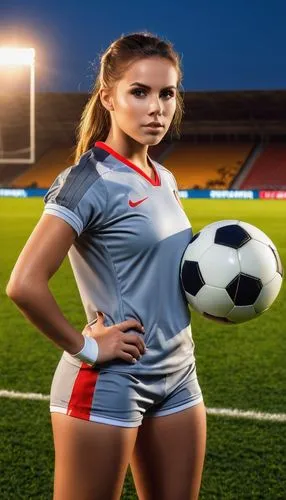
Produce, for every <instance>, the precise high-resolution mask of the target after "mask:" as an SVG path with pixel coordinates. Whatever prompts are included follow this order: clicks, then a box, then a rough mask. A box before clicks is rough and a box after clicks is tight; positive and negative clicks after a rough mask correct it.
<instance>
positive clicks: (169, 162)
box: [0, 90, 286, 189]
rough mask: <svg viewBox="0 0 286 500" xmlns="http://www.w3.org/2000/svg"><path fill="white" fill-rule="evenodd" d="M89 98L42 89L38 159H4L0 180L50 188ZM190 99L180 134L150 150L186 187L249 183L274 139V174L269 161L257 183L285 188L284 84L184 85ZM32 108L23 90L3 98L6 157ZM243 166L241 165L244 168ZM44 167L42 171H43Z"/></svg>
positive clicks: (23, 140) (66, 160) (22, 141)
mask: <svg viewBox="0 0 286 500" xmlns="http://www.w3.org/2000/svg"><path fill="white" fill-rule="evenodd" d="M0 93H1V90H0ZM0 97H1V94H0ZM89 98H90V95H89V94H87V93H52V92H39V93H37V95H36V116H35V122H36V163H35V165H33V166H32V167H31V165H28V164H22V165H16V164H2V165H0V186H1V187H13V186H15V187H18V186H19V185H20V186H21V187H24V186H29V185H30V186H31V185H36V184H37V185H38V186H39V187H48V186H50V184H51V182H52V181H53V179H54V178H55V176H56V175H57V174H58V172H59V171H61V170H63V169H64V168H66V166H68V165H72V164H73V161H72V158H71V156H70V155H71V153H72V148H73V147H74V146H75V142H76V128H77V126H78V124H79V120H80V116H81V113H82V110H83V109H84V106H85V104H86V102H87V101H88V99H89ZM184 102H185V109H184V114H183V121H182V126H181V137H180V140H179V141H177V140H176V138H175V140H173V139H172V138H171V137H170V136H169V133H168V134H167V136H166V137H165V140H164V143H162V144H159V145H158V147H155V148H150V150H149V153H150V156H151V157H153V158H154V159H155V160H157V161H159V162H161V163H163V164H165V165H166V167H167V168H169V169H170V170H171V171H173V172H174V174H175V176H176V178H177V181H178V184H179V187H180V188H181V189H186V188H192V187H201V188H202V187H205V188H207V187H209V188H216V189H220V188H221V189H225V188H226V187H229V188H232V189H238V188H239V187H241V188H243V187H245V186H249V185H250V184H249V179H250V177H249V175H250V172H252V174H251V175H253V174H254V173H255V171H256V169H257V168H258V165H259V164H257V158H258V157H260V156H261V159H262V155H260V151H259V145H261V144H262V145H263V148H264V147H265V146H264V145H265V144H270V145H271V146H270V147H271V148H272V146H273V149H270V150H269V151H270V156H271V151H274V154H275V159H274V158H272V156H271V160H269V162H270V163H269V164H271V177H270V178H268V177H267V176H268V175H269V169H268V171H267V168H266V167H265V168H266V173H265V175H266V177H267V179H266V180H265V179H263V178H262V179H260V180H259V179H258V180H255V184H256V187H258V186H261V187H266V186H267V187H268V188H271V186H272V187H273V188H278V187H279V188H280V189H283V187H284V188H285V184H286V182H285V178H284V177H283V176H282V180H281V175H282V174H281V168H280V167H279V169H278V166H277V164H278V163H279V161H280V160H279V158H280V157H278V156H279V155H278V153H277V154H276V152H275V151H278V149H279V148H276V145H278V144H284V146H283V147H282V146H281V148H280V149H281V151H282V153H281V154H282V160H283V161H284V157H285V154H284V152H283V151H284V148H285V142H286V132H285V130H286V91H285V90H279V91H228V92H220V91H217V92H186V93H185V94H184ZM27 110H28V100H27V98H26V97H25V98H24V96H22V95H21V96H20V97H19V96H18V97H17V99H14V98H13V99H10V100H9V102H8V101H7V100H6V101H5V102H4V104H1V102H0V124H1V141H2V142H1V144H2V146H1V144H0V146H1V147H2V149H3V151H1V147H0V155H2V158H5V154H4V153H5V152H6V153H8V158H9V157H10V155H11V154H12V152H14V151H16V150H19V149H20V150H21V149H23V148H25V147H26V145H27V143H28V142H29V138H28V137H27V134H28V132H29V128H28V125H27ZM7 117H9V120H8V119H7ZM27 139H28V141H27ZM257 145H258V146H257ZM2 153H3V154H2ZM266 153H267V148H266V149H265V152H264V153H263V158H264V159H263V162H264V161H265V162H267V161H266V159H267V156H264V155H265V154H266ZM261 159H260V160H259V161H262V160H261ZM282 160H281V161H282ZM2 163H4V162H3V160H2ZM240 167H243V168H241V171H240V172H239V174H238V171H239V169H240ZM39 168H41V170H43V172H41V173H40V174H39V171H38V170H39ZM263 169H264V167H263ZM276 169H278V170H277V173H276ZM48 171H49V172H48ZM38 174H39V177H38ZM232 177H233V179H232ZM231 179H232V180H231ZM280 182H282V183H281V184H280ZM251 183H252V185H254V184H253V182H252V181H251Z"/></svg>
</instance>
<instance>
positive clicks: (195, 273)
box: [181, 260, 205, 296]
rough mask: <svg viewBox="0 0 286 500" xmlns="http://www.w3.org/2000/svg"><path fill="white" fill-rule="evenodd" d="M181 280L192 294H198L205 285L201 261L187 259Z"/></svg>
mask: <svg viewBox="0 0 286 500" xmlns="http://www.w3.org/2000/svg"><path fill="white" fill-rule="evenodd" d="M181 280H182V284H183V288H184V290H185V291H186V292H188V293H189V294H190V295H194V296H195V295H197V293H198V292H199V290H200V289H201V288H202V287H203V286H204V284H205V282H204V280H203V277H202V274H201V271H200V267H199V263H198V262H194V261H192V260H191V261H189V260H185V261H184V263H183V266H182V272H181Z"/></svg>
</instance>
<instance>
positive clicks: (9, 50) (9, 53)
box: [0, 47, 36, 163]
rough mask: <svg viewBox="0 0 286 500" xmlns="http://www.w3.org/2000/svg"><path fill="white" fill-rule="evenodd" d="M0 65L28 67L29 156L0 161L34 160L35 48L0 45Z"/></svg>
mask: <svg viewBox="0 0 286 500" xmlns="http://www.w3.org/2000/svg"><path fill="white" fill-rule="evenodd" d="M0 66H4V67H11V66H15V67H17V66H28V67H29V68H30V158H28V159H24V158H6V159H5V158H0V163H34V162H35V151H36V144H35V49H32V48H16V47H0Z"/></svg>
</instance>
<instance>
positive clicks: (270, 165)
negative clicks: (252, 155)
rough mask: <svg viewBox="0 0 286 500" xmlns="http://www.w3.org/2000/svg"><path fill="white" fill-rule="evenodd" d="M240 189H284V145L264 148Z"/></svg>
mask: <svg viewBox="0 0 286 500" xmlns="http://www.w3.org/2000/svg"><path fill="white" fill-rule="evenodd" d="M240 189H274V190H276V189H286V145H285V144H269V145H268V146H266V147H265V149H264V150H263V151H262V152H261V154H260V156H259V157H258V158H257V159H256V161H255V162H254V164H253V166H252V168H251V170H250V172H249V173H248V175H247V176H246V178H245V179H244V181H243V182H242V184H241V186H240Z"/></svg>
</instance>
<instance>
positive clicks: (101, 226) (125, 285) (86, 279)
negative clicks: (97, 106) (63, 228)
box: [44, 142, 194, 374]
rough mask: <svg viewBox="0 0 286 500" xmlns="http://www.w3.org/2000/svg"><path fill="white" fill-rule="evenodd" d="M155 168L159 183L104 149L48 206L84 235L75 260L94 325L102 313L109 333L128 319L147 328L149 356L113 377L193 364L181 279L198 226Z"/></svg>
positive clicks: (65, 181)
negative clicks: (186, 253) (194, 227)
mask: <svg viewBox="0 0 286 500" xmlns="http://www.w3.org/2000/svg"><path fill="white" fill-rule="evenodd" d="M152 163H153V167H154V171H155V173H156V178H155V180H152V179H150V178H149V177H148V176H147V175H146V174H145V173H144V172H143V171H142V170H141V169H139V168H138V167H136V166H135V165H133V164H132V163H131V162H130V161H128V160H127V159H126V158H124V157H122V156H120V155H119V154H117V153H116V152H115V151H113V150H112V149H111V148H109V147H108V146H106V145H105V144H104V143H102V142H97V143H96V144H95V147H94V148H92V149H90V150H89V151H87V152H86V153H85V154H84V155H83V156H82V157H81V159H80V161H79V163H78V164H77V165H75V166H72V167H69V168H67V169H66V170H64V171H63V172H62V173H61V174H60V175H59V176H58V177H57V178H56V179H55V181H54V183H53V184H52V186H51V187H50V189H49V191H48V193H47V194H46V196H45V199H44V201H45V209H44V213H46V214H51V215H55V216H57V217H60V218H62V219H64V220H65V221H66V222H67V223H68V224H70V225H71V226H72V227H73V228H74V230H75V231H76V233H77V238H76V239H75V242H74V244H73V245H72V246H71V248H70V250H69V253H68V257H69V260H70V263H71V267H72V270H73V273H74V276H75V280H76V283H77V286H78V289H79V293H80V296H81V299H82V303H83V306H84V309H85V312H86V316H87V321H88V322H91V321H92V320H93V319H94V318H95V317H96V315H97V311H102V312H103V313H104V314H105V317H106V320H105V325H106V326H110V325H113V324H115V323H120V322H122V321H125V320H127V319H136V320H138V321H140V322H141V323H142V324H143V325H144V328H145V334H144V335H143V337H142V338H143V339H144V341H145V344H146V346H147V347H148V351H147V352H146V354H143V356H142V357H141V359H140V360H139V361H137V363H135V364H134V365H133V364H132V365H131V364H130V363H127V362H126V361H123V360H120V359H115V360H112V361H110V362H107V363H104V367H105V369H107V370H114V371H120V372H122V371H124V372H125V371H127V372H129V373H145V374H147V373H154V374H166V373H171V372H174V371H176V370H179V369H182V368H183V367H185V366H187V365H189V364H191V363H192V362H193V361H194V353H193V348H194V344H193V341H192V334H191V327H190V312H189V309H188V305H187V301H186V298H185V296H184V293H183V290H182V288H181V283H180V277H179V271H180V262H181V259H182V255H183V253H184V250H185V248H186V247H187V245H188V243H189V242H190V239H191V236H192V231H191V226H190V223H189V220H188V218H187V216H186V214H185V212H184V210H183V209H182V206H181V204H180V200H179V198H178V192H177V185H176V181H175V179H174V177H173V175H172V173H171V172H170V171H169V170H167V169H166V168H164V167H163V166H162V165H160V164H159V163H157V162H155V161H153V160H152ZM137 333H138V335H142V334H140V333H139V332H137ZM126 334H128V332H126Z"/></svg>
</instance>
